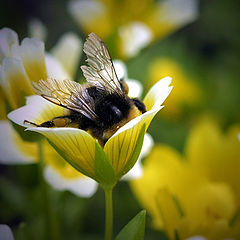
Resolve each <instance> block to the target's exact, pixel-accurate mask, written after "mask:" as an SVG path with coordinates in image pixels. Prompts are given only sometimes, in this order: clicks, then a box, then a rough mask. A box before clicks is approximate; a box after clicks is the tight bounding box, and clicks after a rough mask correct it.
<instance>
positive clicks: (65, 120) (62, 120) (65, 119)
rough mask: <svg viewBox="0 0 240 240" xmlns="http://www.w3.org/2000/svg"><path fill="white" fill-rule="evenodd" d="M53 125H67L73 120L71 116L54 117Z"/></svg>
mask: <svg viewBox="0 0 240 240" xmlns="http://www.w3.org/2000/svg"><path fill="white" fill-rule="evenodd" d="M48 122H52V124H53V127H65V126H67V125H68V124H70V123H71V122H72V120H71V119H70V118H69V116H62V117H55V118H53V119H52V121H48Z"/></svg>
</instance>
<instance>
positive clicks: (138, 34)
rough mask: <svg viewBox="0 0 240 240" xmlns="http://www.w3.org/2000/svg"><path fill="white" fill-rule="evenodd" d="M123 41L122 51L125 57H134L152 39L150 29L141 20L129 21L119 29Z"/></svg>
mask: <svg viewBox="0 0 240 240" xmlns="http://www.w3.org/2000/svg"><path fill="white" fill-rule="evenodd" d="M119 34H120V37H121V39H122V43H123V52H124V54H125V55H126V56H127V57H134V56H136V55H137V54H138V52H139V51H140V50H141V49H142V48H144V47H146V46H147V45H148V44H149V43H150V42H151V41H152V39H153V33H152V31H151V30H150V29H149V28H148V27H147V25H145V24H143V23H141V22H131V23H129V24H128V25H125V26H122V27H121V28H120V29H119Z"/></svg>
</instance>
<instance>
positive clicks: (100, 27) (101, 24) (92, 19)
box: [69, 0, 113, 38]
mask: <svg viewBox="0 0 240 240" xmlns="http://www.w3.org/2000/svg"><path fill="white" fill-rule="evenodd" d="M69 12H70V14H71V15H72V16H73V18H74V19H75V20H76V22H77V23H78V24H79V25H80V27H81V28H82V29H83V30H84V31H85V33H91V32H95V33H96V34H97V35H99V36H101V37H102V38H105V37H107V36H108V35H109V34H111V32H112V30H113V24H112V21H111V19H110V18H109V16H108V9H107V6H105V4H104V3H102V1H99V0H83V1H82V0H81V1H78V0H74V1H71V2H70V4H69Z"/></svg>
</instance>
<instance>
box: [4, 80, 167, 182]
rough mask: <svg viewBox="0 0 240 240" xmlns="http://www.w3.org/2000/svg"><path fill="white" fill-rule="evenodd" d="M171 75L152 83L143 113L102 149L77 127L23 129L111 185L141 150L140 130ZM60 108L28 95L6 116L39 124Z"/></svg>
mask: <svg viewBox="0 0 240 240" xmlns="http://www.w3.org/2000/svg"><path fill="white" fill-rule="evenodd" d="M170 83H171V78H169V77H166V78H164V79H162V80H160V81H159V82H158V83H156V84H155V85H154V86H153V87H152V88H151V89H150V91H149V92H148V94H147V95H146V96H145V98H144V100H143V102H144V104H145V105H146V109H147V112H145V113H144V114H142V115H140V116H138V117H136V118H134V119H132V120H131V121H129V122H128V123H126V124H125V125H124V126H122V127H121V128H119V129H118V131H117V132H116V133H115V134H114V135H113V136H112V137H110V138H109V140H108V141H107V142H106V144H105V145H104V147H103V148H101V147H100V145H99V144H98V142H97V140H96V139H95V138H93V137H92V136H91V135H90V134H89V133H88V132H86V131H84V130H81V129H78V128H70V127H68V128H61V127H60V128H43V127H32V128H28V129H27V130H30V131H34V132H38V133H41V134H42V135H44V136H45V137H46V138H47V139H48V140H49V141H50V142H51V143H52V145H53V146H54V147H55V149H56V150H57V151H58V152H59V153H61V154H62V156H64V157H65V159H66V160H67V161H68V162H70V163H71V165H72V166H74V167H75V168H76V169H77V170H78V171H80V172H81V173H83V174H85V175H87V176H89V177H91V178H93V179H94V180H96V181H97V182H99V183H101V184H102V185H103V184H113V183H114V184H115V183H116V181H118V180H119V179H120V178H121V177H122V176H123V175H125V174H126V173H127V172H128V171H129V170H130V169H131V168H132V167H133V165H134V164H135V162H136V160H137V158H138V155H139V153H140V150H141V145H142V141H143V136H144V133H145V132H146V130H147V128H148V126H149V124H150V122H151V120H152V119H153V117H154V116H155V115H156V114H157V112H158V111H159V110H160V109H161V108H162V107H163V106H161V105H162V103H163V102H164V100H165V99H166V98H167V96H168V95H169V93H170V91H171V89H172V87H169V84H170ZM63 111H64V109H63V108H61V107H59V106H57V105H54V104H52V103H51V102H49V101H46V100H45V99H43V98H41V97H39V96H32V97H29V98H28V100H27V105H26V106H24V107H21V108H19V109H17V110H15V111H13V112H11V113H10V114H9V115H8V117H9V118H10V119H11V120H12V121H13V122H15V123H17V124H19V125H22V126H25V127H26V125H24V120H25V119H27V120H29V121H32V122H35V123H37V124H38V123H41V122H44V121H47V120H49V119H52V118H53V117H56V116H61V115H62V114H63Z"/></svg>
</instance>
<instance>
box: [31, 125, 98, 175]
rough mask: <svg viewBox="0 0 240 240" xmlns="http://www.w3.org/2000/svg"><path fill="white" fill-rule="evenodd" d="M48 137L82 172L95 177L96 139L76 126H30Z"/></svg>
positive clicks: (32, 129)
mask: <svg viewBox="0 0 240 240" xmlns="http://www.w3.org/2000/svg"><path fill="white" fill-rule="evenodd" d="M28 130H30V131H34V132H39V133H41V134H42V135H44V136H45V137H46V138H48V139H49V140H50V141H51V142H52V143H53V144H54V145H55V146H56V147H57V148H58V149H59V150H60V151H62V152H63V154H65V155H66V156H67V158H68V159H69V160H70V161H71V162H72V163H73V164H74V165H76V166H77V167H78V168H79V169H80V170H81V172H82V173H85V174H87V175H88V176H90V177H93V178H94V177H95V173H94V159H95V141H96V140H95V139H94V138H93V137H92V136H91V135H89V134H88V133H87V132H85V131H83V130H81V129H76V128H40V127H39V128H29V129H28Z"/></svg>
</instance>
